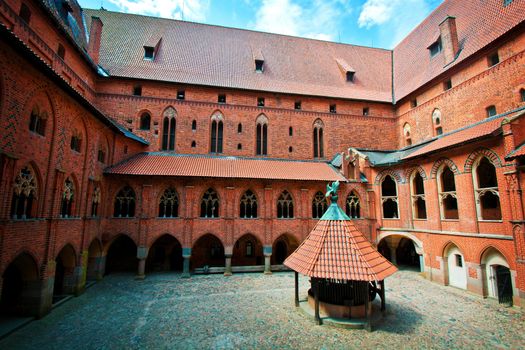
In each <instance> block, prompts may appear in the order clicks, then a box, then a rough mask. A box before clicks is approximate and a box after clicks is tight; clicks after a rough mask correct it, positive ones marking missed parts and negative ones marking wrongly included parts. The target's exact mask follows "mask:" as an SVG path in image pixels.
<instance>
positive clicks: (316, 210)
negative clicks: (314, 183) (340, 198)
mask: <svg viewBox="0 0 525 350" xmlns="http://www.w3.org/2000/svg"><path fill="white" fill-rule="evenodd" d="M326 209H328V203H327V202H326V198H325V196H324V194H323V192H321V191H319V192H317V193H316V194H315V196H314V199H313V201H312V218H314V219H319V218H321V217H322V216H323V214H324V212H325V211H326Z"/></svg>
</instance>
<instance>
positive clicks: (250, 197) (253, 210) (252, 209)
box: [239, 190, 257, 219]
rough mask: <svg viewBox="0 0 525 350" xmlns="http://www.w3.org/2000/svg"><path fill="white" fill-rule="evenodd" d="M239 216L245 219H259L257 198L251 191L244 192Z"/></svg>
mask: <svg viewBox="0 0 525 350" xmlns="http://www.w3.org/2000/svg"><path fill="white" fill-rule="evenodd" d="M239 216H240V217H241V218H243V219H255V218H257V197H256V196H255V193H253V192H252V191H251V190H248V191H246V192H244V194H243V195H242V197H241V206H240V211H239Z"/></svg>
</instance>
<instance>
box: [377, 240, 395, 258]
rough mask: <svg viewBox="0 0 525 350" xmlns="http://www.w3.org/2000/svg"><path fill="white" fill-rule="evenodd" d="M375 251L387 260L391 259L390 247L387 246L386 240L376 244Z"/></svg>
mask: <svg viewBox="0 0 525 350" xmlns="http://www.w3.org/2000/svg"><path fill="white" fill-rule="evenodd" d="M377 251H378V252H379V253H380V254H381V255H382V256H384V257H385V258H386V259H387V260H388V261H392V260H391V257H390V248H389V247H388V243H387V242H386V239H383V240H381V242H379V244H378V245H377Z"/></svg>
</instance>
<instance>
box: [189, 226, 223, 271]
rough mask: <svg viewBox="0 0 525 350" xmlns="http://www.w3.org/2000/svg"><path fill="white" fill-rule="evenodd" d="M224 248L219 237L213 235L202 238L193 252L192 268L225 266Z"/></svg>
mask: <svg viewBox="0 0 525 350" xmlns="http://www.w3.org/2000/svg"><path fill="white" fill-rule="evenodd" d="M224 263H225V257H224V246H223V245H222V242H221V240H220V239H219V238H217V236H215V235H212V234H211V233H208V234H205V235H204V236H202V237H200V238H199V239H198V240H197V242H195V244H194V245H193V248H192V250H191V266H192V268H193V269H197V268H201V267H205V266H208V267H212V266H224Z"/></svg>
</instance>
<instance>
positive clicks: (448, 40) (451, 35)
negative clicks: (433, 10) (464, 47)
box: [439, 16, 459, 65]
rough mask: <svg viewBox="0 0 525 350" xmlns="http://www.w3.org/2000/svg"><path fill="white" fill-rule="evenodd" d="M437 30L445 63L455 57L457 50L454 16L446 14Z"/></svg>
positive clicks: (457, 42)
mask: <svg viewBox="0 0 525 350" xmlns="http://www.w3.org/2000/svg"><path fill="white" fill-rule="evenodd" d="M439 32H440V36H441V45H442V47H443V57H445V65H447V64H449V63H450V62H452V61H454V60H455V59H456V55H457V54H458V52H459V41H458V32H457V30H456V17H452V16H447V17H446V18H445V19H444V20H443V22H441V23H440V24H439Z"/></svg>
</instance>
